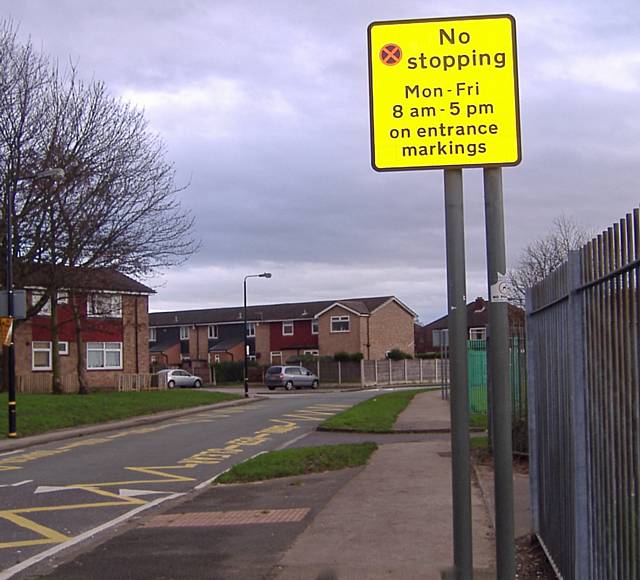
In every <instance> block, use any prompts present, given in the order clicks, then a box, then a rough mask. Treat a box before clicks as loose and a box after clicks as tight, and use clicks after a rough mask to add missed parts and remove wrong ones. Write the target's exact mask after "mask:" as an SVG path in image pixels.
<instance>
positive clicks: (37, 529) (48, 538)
mask: <svg viewBox="0 0 640 580" xmlns="http://www.w3.org/2000/svg"><path fill="white" fill-rule="evenodd" d="M194 467H196V464H195V463H193V464H187V465H164V466H155V467H127V468H126V469H129V470H131V471H137V472H140V473H146V474H148V475H156V476H160V477H162V478H163V479H136V480H126V481H108V482H105V483H92V484H78V485H68V486H67V487H69V488H73V489H80V490H83V491H87V492H89V493H95V494H97V495H101V496H104V497H110V498H114V500H115V501H103V502H93V503H79V504H67V505H59V506H46V507H32V508H20V509H15V510H6V511H0V518H2V519H4V520H7V521H9V522H12V523H14V524H16V525H17V526H19V527H21V528H24V529H27V530H30V531H32V532H34V533H36V534H40V535H41V536H43V537H42V538H38V539H34V540H21V541H15V542H2V543H0V549H2V548H18V547H26V546H36V545H40V544H55V543H59V542H64V541H65V540H68V539H69V537H68V536H65V535H64V534H61V533H60V532H57V531H56V530H53V529H51V528H48V527H46V526H43V525H41V524H38V523H36V522H34V521H33V520H30V519H28V518H25V517H23V516H20V515H18V514H26V513H32V514H33V513H39V512H51V511H66V510H74V509H90V508H101V507H116V506H124V505H143V504H145V503H147V502H146V501H145V500H143V499H140V498H137V497H127V496H121V495H118V494H117V493H113V492H111V491H107V490H106V489H101V488H102V487H115V486H121V485H131V484H141V483H174V482H177V481H194V479H195V478H193V477H186V476H182V475H176V474H173V473H166V472H164V471H161V470H163V469H192V468H194Z"/></svg>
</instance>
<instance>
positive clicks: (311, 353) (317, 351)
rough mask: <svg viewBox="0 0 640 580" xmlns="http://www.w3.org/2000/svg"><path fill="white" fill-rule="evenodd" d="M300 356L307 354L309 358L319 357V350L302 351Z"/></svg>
mask: <svg viewBox="0 0 640 580" xmlns="http://www.w3.org/2000/svg"><path fill="white" fill-rule="evenodd" d="M302 354H309V355H311V356H320V351H319V350H303V351H302Z"/></svg>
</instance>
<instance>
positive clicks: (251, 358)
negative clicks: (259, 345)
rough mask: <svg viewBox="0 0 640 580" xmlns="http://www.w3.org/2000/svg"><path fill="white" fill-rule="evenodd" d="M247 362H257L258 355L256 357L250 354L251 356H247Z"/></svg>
mask: <svg viewBox="0 0 640 580" xmlns="http://www.w3.org/2000/svg"><path fill="white" fill-rule="evenodd" d="M247 360H253V361H254V360H257V359H256V355H255V354H249V355H247Z"/></svg>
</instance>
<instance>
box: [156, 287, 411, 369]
mask: <svg viewBox="0 0 640 580" xmlns="http://www.w3.org/2000/svg"><path fill="white" fill-rule="evenodd" d="M415 317H416V314H415V312H414V311H413V310H411V309H410V308H409V307H408V306H406V305H405V304H403V303H402V302H401V301H400V300H398V299H397V298H396V297H395V296H380V297H375V298H350V299H347V300H321V301H315V302H295V303H287V304H263V305H257V306H255V305H254V306H250V307H249V308H248V309H247V321H248V324H247V336H248V343H249V356H250V357H251V359H253V360H257V361H258V362H260V363H261V364H264V365H268V364H278V363H283V362H287V360H289V359H290V358H292V357H295V356H298V355H303V354H310V355H315V356H325V355H335V354H336V353H337V352H348V353H357V352H360V353H362V354H363V356H364V358H365V359H367V360H375V359H382V358H384V357H385V356H386V354H387V353H388V352H389V351H390V350H393V349H400V350H402V351H404V352H407V353H409V354H411V355H413V354H414V334H413V323H414V320H415ZM243 326H244V313H243V309H242V307H232V308H210V309H201V310H181V311H174V312H152V313H150V314H149V327H150V328H149V329H150V336H149V353H150V357H151V363H152V364H156V365H159V366H177V365H180V364H181V363H185V362H189V363H191V364H197V363H201V364H202V363H209V362H211V363H214V362H222V361H232V360H242V358H243V348H244V345H243V340H244V337H243Z"/></svg>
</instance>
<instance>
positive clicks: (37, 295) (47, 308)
mask: <svg viewBox="0 0 640 580" xmlns="http://www.w3.org/2000/svg"><path fill="white" fill-rule="evenodd" d="M43 296H44V292H38V291H33V292H32V293H31V306H35V305H36V304H37V303H38V302H40V299H41V298H42V297H43ZM36 316H51V299H50V298H47V301H46V302H45V303H44V305H43V306H42V308H41V309H40V312H38V314H36ZM38 342H41V341H38Z"/></svg>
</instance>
